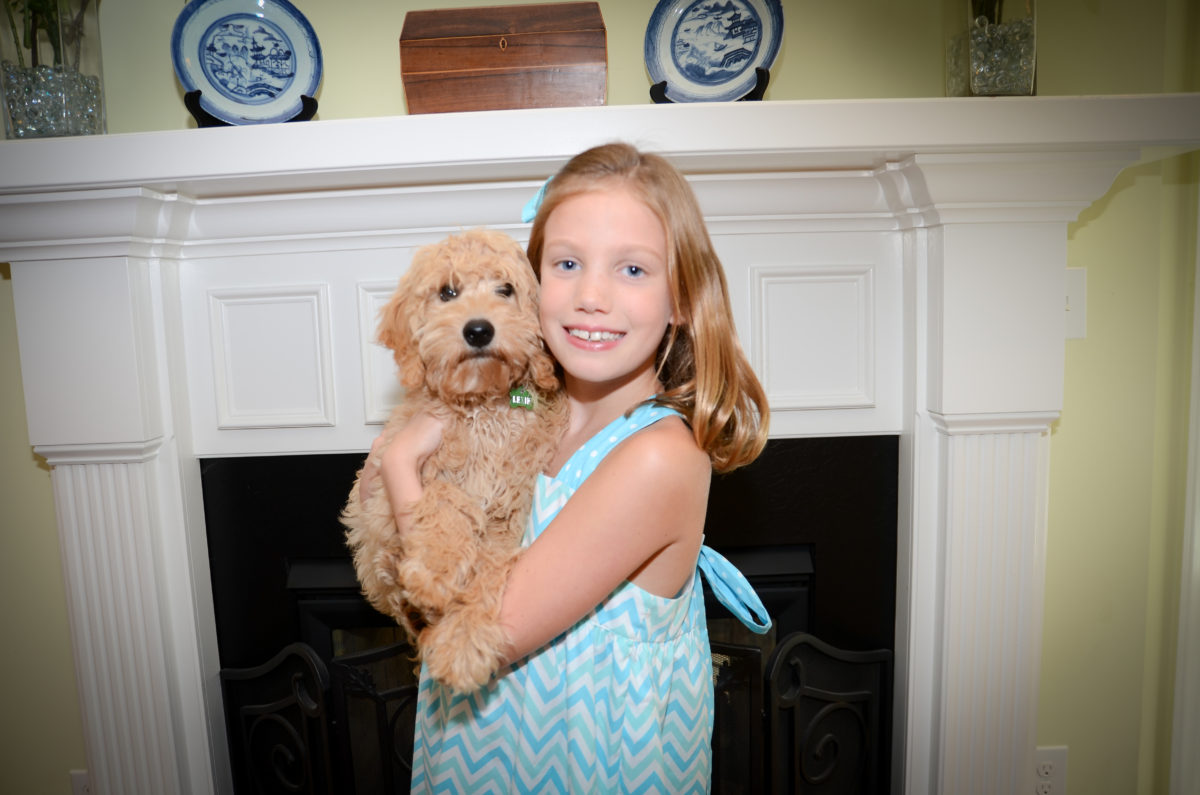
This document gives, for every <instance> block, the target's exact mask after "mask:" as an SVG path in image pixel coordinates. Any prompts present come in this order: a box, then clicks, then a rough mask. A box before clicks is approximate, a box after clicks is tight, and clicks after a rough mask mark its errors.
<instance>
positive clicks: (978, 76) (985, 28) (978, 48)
mask: <svg viewBox="0 0 1200 795" xmlns="http://www.w3.org/2000/svg"><path fill="white" fill-rule="evenodd" d="M962 2H964V0H958V3H962ZM958 3H955V6H956V8H957V9H959V10H958V11H956V12H955V13H954V18H955V20H954V21H955V22H957V24H952V26H951V28H950V30H951V31H952V34H951V37H950V41H949V42H948V43H947V45H946V96H950V97H995V96H1020V95H1031V94H1033V93H1035V89H1036V84H1035V77H1036V75H1037V9H1036V6H1035V3H1036V0H1008V2H1004V0H965V4H966V9H965V14H962V13H960V12H961V9H962V6H961V5H958ZM964 23H965V24H964Z"/></svg>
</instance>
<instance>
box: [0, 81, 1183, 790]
mask: <svg viewBox="0 0 1200 795" xmlns="http://www.w3.org/2000/svg"><path fill="white" fill-rule="evenodd" d="M613 139H624V140H629V141H632V142H634V143H636V144H639V145H641V146H643V147H645V148H647V149H653V150H656V151H660V152H663V153H664V154H667V155H668V156H669V157H670V158H671V159H672V160H673V161H674V162H675V163H676V164H677V165H678V166H679V167H680V168H681V169H682V170H683V171H684V172H685V173H687V174H688V176H689V178H690V179H691V180H692V183H693V185H694V187H695V189H696V192H697V195H698V196H699V198H700V202H701V204H702V206H703V208H704V211H705V214H706V216H707V218H708V223H709V228H710V231H711V233H712V235H713V238H714V240H715V242H716V245H717V247H718V250H719V251H720V253H721V255H722V258H723V260H724V262H725V265H726V268H727V272H728V276H729V281H730V289H731V292H732V298H733V301H734V311H735V314H736V320H737V324H738V329H739V335H740V337H741V341H742V344H743V345H744V347H745V348H746V350H747V352H748V353H749V355H750V357H751V359H752V361H753V363H754V364H755V367H756V368H757V370H758V372H759V374H760V376H761V377H762V379H763V381H764V384H765V386H766V389H767V391H768V393H769V397H770V399H771V402H772V405H773V415H772V426H771V427H772V433H773V435H775V436H805V435H834V434H838V435H844V434H876V433H882V434H898V435H899V436H900V438H901V445H900V450H901V460H900V472H901V483H900V515H899V517H898V524H899V565H898V583H899V585H898V589H899V590H898V594H897V597H898V598H897V614H898V615H897V628H896V634H897V646H898V648H897V666H896V704H895V707H896V729H897V731H896V733H895V737H896V744H895V754H894V758H895V771H894V782H893V791H894V792H897V793H911V794H912V795H917V794H918V793H946V795H960V794H962V793H971V794H972V795H980V794H982V793H1012V795H1018V794H1021V795H1023V794H1024V793H1027V792H1032V791H1033V780H1032V770H1033V766H1032V763H1031V761H1030V760H1031V758H1032V752H1033V748H1034V745H1035V726H1036V709H1037V703H1038V671H1039V663H1040V656H1041V635H1042V594H1043V571H1044V548H1045V533H1046V503H1047V491H1048V489H1047V477H1048V473H1047V461H1048V452H1049V428H1050V426H1051V424H1052V423H1053V422H1054V421H1055V419H1056V418H1057V417H1058V415H1059V412H1060V410H1061V407H1062V392H1063V355H1064V290H1065V287H1064V282H1065V273H1066V271H1065V265H1066V245H1067V225H1068V224H1069V223H1070V222H1071V221H1073V220H1074V219H1075V218H1076V216H1077V215H1078V213H1079V212H1080V211H1081V210H1082V209H1083V208H1085V207H1087V206H1088V205H1089V204H1091V203H1092V202H1093V201H1095V200H1096V199H1097V198H1099V197H1100V196H1102V195H1103V194H1104V193H1105V192H1106V191H1107V190H1108V188H1109V187H1110V186H1111V184H1112V183H1113V180H1114V179H1115V177H1116V176H1117V174H1118V173H1119V172H1120V171H1121V170H1122V169H1124V168H1125V167H1127V166H1129V165H1131V164H1135V163H1138V162H1141V161H1144V160H1147V159H1153V158H1155V157H1160V156H1163V155H1167V154H1174V153H1177V152H1181V151H1186V150H1190V149H1195V148H1198V147H1200V95H1158V96H1139V97H1088V98H1084V97H1075V98H1049V97H1043V98H1020V99H995V100H976V99H961V100H960V99H932V100H889V101H845V102H770V103H731V104H719V105H708V104H703V105H700V104H698V105H674V106H651V105H647V106H620V107H603V108H589V109H552V110H527V111H501V112H492V113H476V114H445V115H430V116H410V117H397V118H383V119H359V120H349V121H321V122H308V123H299V124H277V125H264V126H254V127H242V128H224V129H207V130H184V131H171V132H154V133H145V134H135V135H110V136H98V137H92V138H73V139H61V140H46V141H20V142H5V143H2V144H0V161H2V163H3V168H0V261H9V262H11V263H12V277H13V289H14V296H15V304H16V315H17V324H18V332H19V341H20V353H21V362H22V377H23V379H24V384H25V397H26V405H27V412H28V420H29V436H30V442H31V444H32V445H33V448H34V450H35V451H36V452H37V453H38V454H40V455H42V456H44V457H45V458H46V460H47V461H48V462H49V464H50V466H51V467H52V470H53V486H54V492H55V498H56V509H57V516H58V523H59V529H60V536H61V546H62V557H63V566H64V571H65V574H66V583H67V598H68V605H69V611H70V622H71V634H72V639H73V643H74V649H75V656H76V660H75V662H76V669H77V672H78V681H79V692H80V697H81V706H82V715H83V722H84V733H85V737H86V742H87V753H88V767H89V770H90V775H91V781H92V787H93V792H95V793H97V794H98V795H134V794H135V793H147V794H151V793H152V794H153V795H170V793H186V794H188V795H192V794H198V793H209V792H220V793H225V792H229V791H230V790H231V784H230V776H229V771H228V759H227V754H226V740H225V728H224V725H223V721H222V712H221V703H220V691H219V684H218V680H217V667H218V666H217V654H216V640H215V630H214V622H213V607H212V598H211V592H210V588H209V571H208V559H207V554H206V549H205V533H204V516H203V509H202V504H201V500H200V490H199V466H198V461H199V460H200V459H202V458H204V457H209V456H226V455H250V454H296V453H313V452H344V451H361V450H365V449H366V448H367V446H368V445H369V442H370V440H371V438H372V437H373V436H374V435H375V433H376V432H377V429H378V422H379V421H380V418H381V417H382V415H383V412H384V411H385V407H386V405H387V403H388V402H389V401H390V400H392V399H393V398H394V397H395V393H394V390H393V386H392V377H391V372H390V366H389V362H388V359H387V357H386V355H385V354H384V353H383V352H382V351H380V350H379V349H378V348H377V347H376V346H374V345H373V344H372V343H371V341H370V339H371V332H372V327H373V314H374V311H375V308H376V307H377V305H378V302H379V301H380V300H381V299H382V298H383V297H384V296H386V294H387V293H388V292H389V291H390V290H391V288H392V286H393V285H394V283H395V280H396V277H397V275H398V274H399V272H400V271H401V270H402V269H403V267H404V265H405V263H406V262H407V260H408V257H409V256H410V254H411V252H412V250H413V248H414V247H415V246H418V245H420V244H423V243H425V242H429V241H432V240H435V239H438V238H440V237H442V236H443V235H445V234H446V233H448V232H451V231H454V230H456V229H460V228H466V227H473V226H480V225H483V226H491V227H498V228H502V229H506V230H508V231H510V232H511V233H512V234H514V235H515V236H517V237H518V238H521V239H523V238H524V236H525V235H527V233H528V228H527V227H526V226H523V225H521V224H519V223H517V217H518V215H519V212H520V208H521V206H522V205H523V204H524V202H525V201H526V199H527V198H528V197H529V196H530V195H531V194H532V192H533V191H534V189H535V188H536V187H537V186H538V184H539V183H540V182H541V180H542V179H544V178H545V177H546V176H547V175H549V174H550V173H552V172H553V171H554V170H555V169H556V168H557V167H558V166H559V165H561V164H562V163H563V162H564V161H565V160H566V159H567V158H568V157H569V156H570V155H572V154H574V153H575V152H577V151H580V150H581V149H583V148H585V147H587V146H589V145H592V144H595V143H600V142H604V141H608V140H613Z"/></svg>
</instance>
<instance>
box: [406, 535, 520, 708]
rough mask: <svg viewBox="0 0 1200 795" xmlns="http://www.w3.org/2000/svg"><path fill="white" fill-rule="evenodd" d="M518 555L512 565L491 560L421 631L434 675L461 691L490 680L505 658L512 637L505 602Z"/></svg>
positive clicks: (425, 658) (426, 656) (511, 560)
mask: <svg viewBox="0 0 1200 795" xmlns="http://www.w3.org/2000/svg"><path fill="white" fill-rule="evenodd" d="M515 559H516V553H515V552H514V553H513V555H512V556H511V557H510V558H509V560H508V562H507V563H500V564H494V563H491V562H489V563H487V564H484V565H483V566H481V568H483V569H484V571H482V572H480V574H481V576H480V577H478V578H476V581H475V582H472V583H471V585H470V588H469V591H468V592H467V593H465V594H464V595H463V598H462V599H461V600H460V601H459V602H457V603H456V604H455V605H454V606H453V607H452V608H451V609H450V610H448V611H447V612H446V613H445V614H443V615H442V617H441V619H440V620H439V621H438V622H437V623H436V624H434V625H432V626H430V627H427V628H426V629H425V630H424V631H423V632H422V633H421V648H422V659H423V660H424V661H425V665H426V667H427V669H428V671H429V674H430V676H432V677H433V678H434V679H436V680H438V681H439V682H442V683H444V684H446V685H448V686H449V687H450V688H451V689H453V690H455V691H456V692H459V693H467V692H470V691H473V690H476V689H478V688H480V687H482V686H483V685H485V684H487V682H488V680H489V679H491V677H492V674H494V673H495V672H496V670H497V669H498V668H499V667H500V664H501V662H503V661H504V657H505V653H506V646H507V644H508V638H507V636H506V635H505V634H504V630H503V629H502V628H501V626H500V602H501V599H502V597H503V594H504V584H505V582H507V580H508V572H509V570H510V569H511V568H512V562H513V561H515Z"/></svg>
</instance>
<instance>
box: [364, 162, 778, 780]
mask: <svg viewBox="0 0 1200 795" xmlns="http://www.w3.org/2000/svg"><path fill="white" fill-rule="evenodd" d="M544 190H545V194H544V197H543V198H542V200H541V205H540V208H539V209H538V210H537V213H536V217H534V218H533V229H532V232H531V237H530V241H529V259H530V261H531V263H532V264H533V267H534V269H535V270H536V271H537V273H538V278H539V280H540V283H541V310H540V311H541V324H542V332H543V334H544V336H545V340H546V344H547V346H548V347H549V349H550V351H551V352H552V353H553V354H554V356H555V358H556V359H557V361H558V364H559V366H560V367H561V372H562V380H563V384H564V386H565V389H566V394H567V399H568V403H569V406H570V421H569V425H568V429H567V431H566V433H565V436H564V438H563V440H562V443H561V445H560V447H559V450H558V453H557V455H556V456H555V458H554V460H553V462H552V463H551V466H550V468H549V471H548V472H546V473H545V474H543V475H542V476H540V477H539V482H538V484H537V494H536V497H535V504H534V508H533V512H532V516H531V518H530V522H529V527H528V529H527V531H526V537H525V543H526V544H527V547H526V549H525V550H524V551H523V552H522V555H521V557H520V558H519V560H518V562H517V565H516V567H515V568H514V570H513V572H512V574H511V576H510V578H509V581H508V584H507V588H506V590H505V593H504V599H503V606H502V609H501V616H500V617H501V624H502V626H503V627H504V629H505V631H506V633H507V637H508V641H509V644H510V653H509V656H508V659H509V661H510V664H509V665H507V666H506V667H505V668H503V669H502V670H500V671H499V672H497V674H496V676H495V677H494V678H493V680H492V681H491V682H490V683H489V684H488V685H487V686H485V687H484V688H482V689H480V690H479V691H477V692H474V693H469V694H465V695H456V694H454V693H452V692H450V691H449V690H447V689H445V688H444V687H442V686H441V685H439V684H438V683H437V682H435V681H433V680H431V679H430V678H429V677H427V676H422V680H421V686H420V695H419V701H418V706H417V722H416V742H415V747H414V751H413V757H414V759H413V776H412V789H413V791H414V792H432V791H435V790H436V791H445V792H462V793H466V792H470V793H485V792H486V793H504V794H505V795H506V794H507V793H513V792H522V793H524V792H530V793H560V792H574V793H601V792H602V793H616V792H631V791H638V792H643V791H646V792H660V793H669V794H670V795H676V793H689V792H707V791H708V786H709V778H710V774H711V771H712V755H711V753H712V752H711V737H712V725H713V689H712V662H711V657H710V649H709V643H708V633H707V629H706V625H705V611H704V596H703V588H702V586H701V582H700V571H703V572H704V575H705V577H706V578H707V579H708V581H709V583H710V585H711V586H712V588H713V590H714V592H715V593H716V594H717V596H718V598H720V599H721V601H722V602H723V603H725V604H726V605H727V606H728V607H729V608H730V609H731V610H732V611H733V612H734V614H735V615H737V616H738V617H739V618H741V619H742V620H743V622H745V623H746V624H747V625H748V626H750V627H751V628H752V629H755V630H756V631H760V632H765V631H766V630H767V628H768V627H769V625H770V619H769V618H768V617H767V615H766V612H765V610H764V609H763V608H762V604H761V602H759V601H758V598H757V597H756V596H755V595H754V593H753V590H752V589H751V588H750V587H749V585H748V584H747V583H746V581H745V579H744V578H743V577H742V576H741V575H740V574H739V573H738V572H737V571H736V570H735V569H733V567H732V566H730V564H729V563H728V562H727V561H725V560H724V559H723V558H721V557H720V556H719V555H717V554H716V553H715V552H713V551H712V550H711V549H709V548H707V547H702V545H701V543H702V541H703V532H704V517H705V510H706V504H707V497H708V486H709V480H710V477H711V474H712V471H713V470H714V469H715V470H716V471H719V472H724V471H728V470H731V469H734V468H736V467H738V466H742V465H744V464H746V463H749V462H750V461H752V460H753V459H754V458H755V457H756V456H757V455H758V454H759V452H760V451H761V450H762V447H763V445H764V444H765V441H766V435H767V403H766V398H765V396H764V394H763V391H762V388H761V386H760V385H759V383H758V380H757V379H756V378H755V376H754V374H753V372H752V371H751V369H750V366H749V364H748V362H747V361H746V359H745V356H744V355H743V353H742V351H741V348H740V347H739V346H738V343H737V341H736V340H737V337H736V334H735V331H734V326H733V320H732V314H731V310H730V306H729V297H728V290H727V287H726V283H725V277H724V274H723V271H722V269H721V265H720V262H719V261H718V259H717V256H716V254H715V253H714V251H713V248H712V244H711V242H710V240H709V237H708V233H707V231H706V230H705V227H704V222H703V217H702V216H701V214H700V210H699V207H698V206H697V204H696V200H695V197H694V195H693V194H692V191H691V188H690V187H689V186H688V184H687V182H686V181H685V180H684V179H683V177H682V176H681V175H680V174H679V173H678V172H677V171H676V170H675V169H674V168H673V167H672V166H671V165H670V164H668V163H667V161H666V160H664V159H663V158H661V157H658V156H655V155H650V154H643V153H640V152H639V151H637V150H636V149H634V148H633V147H631V146H628V145H624V144H612V145H607V146H601V147H597V148H595V149H591V150H588V151H586V152H584V153H582V154H580V155H578V156H576V157H575V158H573V159H572V160H571V161H570V162H569V163H567V165H566V166H564V167H563V169H562V170H561V171H560V172H559V173H558V174H557V175H555V176H554V177H553V179H552V180H551V181H550V182H549V183H548V185H547V187H546V188H545V189H544ZM440 433H441V428H440V425H439V423H438V421H437V420H435V419H434V418H432V417H428V416H425V417H418V418H416V419H414V420H413V421H411V422H410V423H409V425H408V426H406V427H405V428H404V429H403V430H402V431H401V432H400V435H399V436H397V437H396V438H395V439H394V441H393V443H392V444H391V445H389V446H388V448H387V450H386V451H385V453H384V455H383V458H382V461H381V475H380V477H382V479H383V480H384V482H385V483H386V484H387V489H388V494H389V498H390V501H391V503H392V507H393V510H394V511H395V512H396V519H397V526H398V527H399V528H400V532H403V529H404V527H405V523H406V510H407V506H408V505H410V504H411V503H412V501H414V500H415V499H417V498H418V497H419V496H420V494H421V486H420V481H419V479H418V477H417V471H418V468H419V465H420V462H421V461H422V460H423V458H424V457H425V456H427V455H428V454H429V453H430V452H432V450H433V449H435V448H436V446H437V444H438V442H439V439H440Z"/></svg>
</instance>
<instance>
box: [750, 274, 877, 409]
mask: <svg viewBox="0 0 1200 795" xmlns="http://www.w3.org/2000/svg"><path fill="white" fill-rule="evenodd" d="M749 277H750V284H751V291H750V295H751V317H752V318H753V320H752V323H753V330H752V332H751V353H750V359H751V363H752V364H753V366H754V368H755V370H756V371H757V372H758V375H759V378H761V379H762V382H763V388H764V389H765V390H766V392H767V398H768V400H769V401H770V404H771V408H772V409H782V410H787V409H845V408H872V407H874V406H875V331H874V319H875V283H874V267H873V266H871V265H827V266H818V267H813V266H802V265H795V266H790V265H785V266H779V265H772V266H753V265H752V266H751V267H750V269H749Z"/></svg>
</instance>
